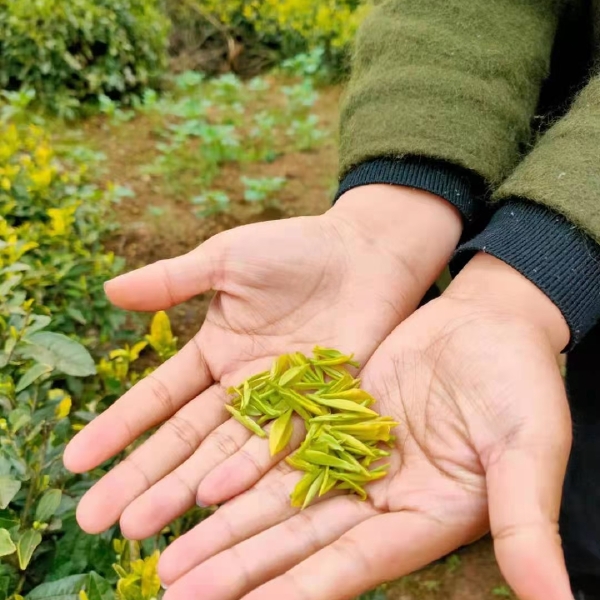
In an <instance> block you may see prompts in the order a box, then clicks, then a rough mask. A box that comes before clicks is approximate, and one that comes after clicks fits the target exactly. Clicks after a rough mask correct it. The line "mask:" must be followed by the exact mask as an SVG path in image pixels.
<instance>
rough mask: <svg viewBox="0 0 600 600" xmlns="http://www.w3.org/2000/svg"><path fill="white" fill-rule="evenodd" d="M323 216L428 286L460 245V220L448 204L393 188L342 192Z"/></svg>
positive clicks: (369, 187)
mask: <svg viewBox="0 0 600 600" xmlns="http://www.w3.org/2000/svg"><path fill="white" fill-rule="evenodd" d="M324 217H325V218H326V219H329V220H332V221H334V222H337V223H340V224H343V225H344V226H346V227H350V228H351V229H352V230H353V232H354V234H355V235H357V236H359V237H360V238H361V239H363V240H366V241H367V242H369V243H371V244H373V245H377V246H379V247H385V249H386V250H387V251H389V252H391V253H392V254H394V255H396V256H397V257H398V259H399V260H400V261H401V262H402V263H404V264H405V266H407V267H408V268H409V269H410V270H411V271H412V272H413V273H414V274H415V276H416V277H417V278H418V279H419V280H422V281H424V282H426V283H424V285H426V286H427V287H429V285H431V281H433V280H434V279H435V278H436V277H437V276H438V274H439V273H440V272H441V271H442V269H443V268H444V267H445V266H446V265H447V264H448V261H449V260H450V257H451V256H452V254H453V252H454V250H455V249H456V246H457V245H458V243H459V240H460V237H461V234H462V230H463V220H462V217H461V215H460V212H459V211H458V210H457V209H456V208H455V207H454V206H452V205H451V204H450V203H449V202H448V201H446V200H444V199H443V198H441V197H439V196H436V195H434V194H432V193H430V192H426V191H423V190H418V189H414V188H409V187H403V186H395V185H380V184H374V185H366V186H362V187H359V188H355V189H352V190H350V191H348V192H346V193H344V194H343V195H342V196H341V197H340V199H339V200H338V201H337V203H336V204H335V205H334V206H333V207H332V208H331V209H330V210H329V211H328V212H327V213H325V215H324Z"/></svg>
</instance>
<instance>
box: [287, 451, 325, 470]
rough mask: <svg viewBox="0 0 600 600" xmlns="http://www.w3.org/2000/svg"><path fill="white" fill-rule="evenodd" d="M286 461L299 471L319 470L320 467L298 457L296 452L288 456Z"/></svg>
mask: <svg viewBox="0 0 600 600" xmlns="http://www.w3.org/2000/svg"><path fill="white" fill-rule="evenodd" d="M285 462H286V463H287V464H288V465H290V467H293V468H294V469H296V470H298V471H318V470H319V467H317V466H315V465H311V464H310V463H309V462H307V461H305V460H302V459H301V458H298V457H297V456H296V455H295V454H293V455H292V456H288V457H287V458H286V459H285Z"/></svg>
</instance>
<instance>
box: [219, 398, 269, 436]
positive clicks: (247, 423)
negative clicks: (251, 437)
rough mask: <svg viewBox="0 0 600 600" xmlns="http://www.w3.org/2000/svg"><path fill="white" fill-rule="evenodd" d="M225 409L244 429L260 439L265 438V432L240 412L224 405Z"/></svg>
mask: <svg viewBox="0 0 600 600" xmlns="http://www.w3.org/2000/svg"><path fill="white" fill-rule="evenodd" d="M225 408H226V409H227V411H228V412H229V414H230V415H231V416H232V417H233V418H234V419H235V420H236V421H238V422H239V423H241V424H242V425H243V426H244V427H246V428H247V429H249V430H250V431H252V433H255V434H256V435H257V436H259V437H261V438H266V437H267V434H266V433H265V431H264V430H263V429H262V427H260V425H258V424H257V423H256V422H255V421H253V420H252V419H251V418H250V417H246V416H245V415H243V414H242V413H240V411H238V410H236V409H235V408H233V406H228V405H225Z"/></svg>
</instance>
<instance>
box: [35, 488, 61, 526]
mask: <svg viewBox="0 0 600 600" xmlns="http://www.w3.org/2000/svg"><path fill="white" fill-rule="evenodd" d="M61 498H62V492H61V491H60V490H48V491H47V492H46V493H45V494H44V495H43V496H42V497H41V499H40V501H39V503H38V505H37V509H36V511H35V520H36V521H40V522H42V523H46V522H48V521H49V520H50V519H51V518H52V517H53V516H54V513H55V512H56V511H57V509H58V507H59V506H60V501H61Z"/></svg>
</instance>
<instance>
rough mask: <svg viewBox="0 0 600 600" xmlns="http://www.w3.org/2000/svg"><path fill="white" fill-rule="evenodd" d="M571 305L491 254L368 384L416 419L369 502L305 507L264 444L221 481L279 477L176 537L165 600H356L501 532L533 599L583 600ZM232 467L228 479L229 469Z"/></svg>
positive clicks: (392, 343) (395, 342) (407, 330)
mask: <svg viewBox="0 0 600 600" xmlns="http://www.w3.org/2000/svg"><path fill="white" fill-rule="evenodd" d="M567 341H568V329H567V327H566V324H565V322H564V320H563V318H562V316H561V315H560V313H559V311H558V309H556V307H555V306H554V305H553V304H552V303H551V302H550V300H548V299H547V298H546V297H545V296H544V295H543V294H542V293H541V292H540V291H539V290H537V288H535V287H534V286H533V284H531V283H530V282H528V281H527V280H526V279H524V278H523V277H522V276H521V275H519V274H518V273H517V272H516V271H514V270H513V269H512V268H510V267H508V266H507V265H505V264H504V263H501V262H500V261H498V260H496V259H494V258H491V257H486V256H478V257H476V258H475V259H474V260H473V261H472V262H471V263H470V264H469V266H467V268H466V269H465V271H463V273H462V274H461V276H460V277H459V278H458V279H457V280H456V281H455V282H454V283H453V285H452V286H451V287H450V288H449V290H448V291H447V292H446V294H444V295H443V296H442V298H441V299H439V300H435V301H433V302H431V303H429V304H428V305H426V306H425V307H423V308H421V309H419V311H417V312H416V313H415V314H414V315H413V316H412V317H410V318H408V319H407V320H406V321H405V322H404V323H403V324H401V325H400V326H399V327H398V328H397V329H396V330H395V331H394V332H393V333H392V334H391V335H390V337H389V338H388V339H387V340H386V341H385V342H384V343H383V344H382V345H381V346H380V347H379V349H378V350H377V351H376V352H375V354H374V355H373V357H372V358H371V360H370V361H369V363H368V364H367V366H366V367H365V369H364V371H363V373H362V377H363V387H364V388H365V389H367V390H368V391H370V392H371V393H372V394H373V395H374V396H375V397H376V398H378V399H379V405H378V406H377V407H376V408H377V409H378V411H379V412H380V413H381V414H384V415H389V416H392V417H394V418H395V419H396V420H397V421H399V422H400V423H401V425H400V426H399V428H398V432H397V444H396V447H395V449H394V452H393V455H392V457H391V468H390V473H389V475H388V476H387V477H386V478H385V479H382V480H380V481H378V482H375V483H373V484H371V485H370V486H369V487H368V492H369V500H368V501H367V502H361V501H359V500H358V499H356V498H355V497H349V496H336V497H330V498H326V499H321V501H320V502H318V503H317V504H315V505H313V506H311V507H309V508H307V509H306V510H304V511H302V512H299V511H298V510H297V509H293V508H292V507H291V506H290V502H289V493H290V492H291V490H292V489H293V487H294V486H295V484H296V482H297V481H298V479H299V478H300V474H298V473H297V472H293V471H292V470H291V469H290V468H288V467H287V465H286V464H285V462H282V463H280V464H279V465H278V466H277V467H276V468H271V467H272V465H271V464H269V461H268V443H267V442H266V441H264V440H260V439H258V438H256V439H254V440H252V441H251V442H249V443H248V444H247V445H246V446H245V448H244V450H243V451H242V452H243V453H245V458H241V457H240V456H239V453H238V455H236V456H237V458H236V456H234V457H233V458H231V459H229V461H228V465H229V466H227V463H225V464H223V465H221V466H220V467H218V468H217V469H216V472H215V473H214V474H213V481H215V482H219V481H222V480H223V479H224V478H229V479H236V478H242V479H244V473H243V465H244V464H255V465H257V467H256V468H257V470H259V471H260V474H262V475H264V477H263V478H262V479H261V480H260V482H259V483H257V484H256V485H255V486H254V487H253V488H252V489H251V490H249V491H248V492H246V493H245V494H242V495H240V496H239V497H237V498H236V499H234V500H233V501H231V502H229V503H227V504H225V505H224V506H223V507H221V508H220V509H219V510H218V511H217V512H216V513H215V514H214V515H213V516H211V517H209V518H208V519H207V520H205V521H203V522H202V523H201V524H199V525H198V526H197V527H196V528H195V529H194V530H192V531H190V532H188V533H187V534H185V535H184V536H183V537H181V538H179V539H178V540H176V541H175V542H174V543H173V544H172V545H171V546H170V547H169V548H168V549H167V550H166V551H165V552H164V554H163V556H162V557H161V562H160V564H159V573H160V576H161V580H162V581H163V582H164V583H165V584H166V585H168V591H167V593H166V595H165V600H180V599H181V600H187V599H188V598H203V599H204V600H239V599H240V598H244V600H280V599H282V598H285V599H286V600H345V599H350V598H354V597H355V596H356V595H358V594H360V593H362V592H364V591H365V590H367V589H370V588H372V587H375V586H376V585H377V584H379V583H381V582H383V581H386V580H391V579H395V578H397V577H400V576H403V575H405V574H408V573H410V572H412V571H414V570H415V569H418V568H421V567H423V566H425V565H427V564H428V563H430V562H431V561H433V560H435V559H437V558H440V557H442V556H444V555H445V554H447V553H449V552H451V551H453V550H455V549H456V548H458V547H459V546H461V545H464V544H468V543H469V542H472V541H474V540H476V539H477V538H479V537H481V536H482V535H484V534H485V533H487V532H488V531H489V530H490V529H491V531H492V534H493V536H494V539H495V549H496V555H497V558H498V561H499V564H500V567H501V568H502V570H503V573H504V575H505V577H506V578H507V580H508V582H509V584H510V585H511V586H512V587H513V589H514V590H515V592H516V593H517V594H518V595H519V598H521V599H522V600H572V599H573V596H572V594H571V592H570V588H569V583H568V577H567V574H566V570H565V567H564V562H563V557H562V551H561V546H560V540H559V536H558V530H557V518H558V510H559V504H560V496H561V487H562V481H563V478H564V471H565V468H566V463H567V457H568V453H569V448H570V419H569V410H568V405H567V401H566V397H565V392H564V387H563V383H562V379H561V375H560V372H559V368H558V365H557V354H558V352H559V351H560V350H561V349H562V348H563V347H564V345H566V343H567ZM219 472H220V475H219Z"/></svg>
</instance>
